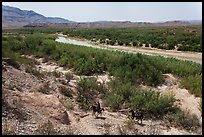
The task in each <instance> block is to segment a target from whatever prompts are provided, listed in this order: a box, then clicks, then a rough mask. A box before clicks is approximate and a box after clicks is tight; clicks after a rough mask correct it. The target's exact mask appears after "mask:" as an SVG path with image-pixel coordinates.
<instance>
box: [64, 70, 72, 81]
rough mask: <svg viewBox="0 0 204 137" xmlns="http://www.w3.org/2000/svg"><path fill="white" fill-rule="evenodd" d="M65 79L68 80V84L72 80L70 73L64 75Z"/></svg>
mask: <svg viewBox="0 0 204 137" xmlns="http://www.w3.org/2000/svg"><path fill="white" fill-rule="evenodd" d="M65 77H66V79H67V80H68V82H69V81H70V80H71V79H72V78H73V74H72V73H70V72H67V73H65Z"/></svg>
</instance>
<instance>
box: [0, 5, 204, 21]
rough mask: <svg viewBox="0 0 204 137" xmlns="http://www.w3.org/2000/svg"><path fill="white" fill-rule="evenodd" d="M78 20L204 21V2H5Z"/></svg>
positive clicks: (25, 8) (52, 15)
mask: <svg viewBox="0 0 204 137" xmlns="http://www.w3.org/2000/svg"><path fill="white" fill-rule="evenodd" d="M2 4H3V5H7V6H13V7H17V8H20V9H21V10H33V11H35V12H37V13H39V14H42V15H44V16H46V17H61V18H65V19H68V20H71V21H76V22H92V21H132V22H139V21H147V22H160V21H171V20H202V2H2Z"/></svg>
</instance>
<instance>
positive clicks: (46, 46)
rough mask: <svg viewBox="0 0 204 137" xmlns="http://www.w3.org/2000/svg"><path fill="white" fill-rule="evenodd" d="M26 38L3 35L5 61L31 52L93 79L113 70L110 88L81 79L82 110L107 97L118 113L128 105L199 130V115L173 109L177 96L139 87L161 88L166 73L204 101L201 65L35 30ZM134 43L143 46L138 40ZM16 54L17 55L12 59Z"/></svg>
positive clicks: (57, 74)
mask: <svg viewBox="0 0 204 137" xmlns="http://www.w3.org/2000/svg"><path fill="white" fill-rule="evenodd" d="M178 29H180V28H178ZM84 30H86V29H84ZM93 30H94V29H93ZM99 30H100V29H99ZM102 30H103V29H102ZM102 30H101V31H102ZM107 30H108V29H107ZM110 30H111V29H110ZM110 30H108V31H110ZM119 30H120V29H119ZM42 31H45V30H42ZM76 31H77V30H76ZM94 31H95V30H94ZM104 31H105V29H104ZM99 32H100V31H99ZM22 34H23V35H25V37H15V36H8V37H3V40H2V43H3V45H2V51H3V54H2V56H3V57H9V58H11V60H14V61H15V62H17V63H18V62H19V58H20V60H22V58H21V56H20V55H21V54H27V55H31V54H32V55H37V56H39V57H44V58H47V59H49V60H54V61H56V62H57V63H58V64H60V65H61V66H63V67H70V68H73V70H74V71H75V73H77V74H79V75H86V76H92V75H94V74H102V73H104V72H108V73H109V74H110V75H112V76H113V77H114V79H113V80H112V81H110V82H109V83H108V85H105V84H100V83H99V82H97V80H96V78H93V77H91V78H81V79H79V81H78V82H77V91H78V96H77V101H78V103H79V105H80V106H81V108H82V109H85V110H87V109H89V108H90V105H91V104H92V103H93V101H94V98H95V97H96V96H97V95H99V94H100V93H102V94H103V95H104V96H103V99H104V101H105V103H106V104H107V105H108V106H110V107H111V109H112V110H113V111H117V110H118V109H121V108H127V107H131V108H133V109H137V108H140V109H141V110H142V111H144V112H145V113H146V116H147V117H152V118H153V117H154V118H159V119H161V118H163V117H166V116H168V115H169V118H168V120H169V121H173V122H176V123H177V124H178V123H180V125H182V126H183V127H184V128H187V129H189V127H190V126H193V127H196V126H198V122H197V118H196V117H195V116H189V115H188V114H185V113H184V112H182V111H181V110H180V109H178V107H177V106H175V105H174V102H175V98H173V96H171V95H166V96H164V95H161V94H160V93H159V92H157V91H154V90H144V89H141V88H139V85H141V84H142V85H147V86H153V87H156V86H158V85H160V84H162V82H163V80H164V78H163V75H162V74H164V73H172V74H173V75H175V76H176V77H178V78H179V79H180V80H181V85H182V86H183V87H184V88H187V89H189V90H190V91H191V92H192V93H193V94H195V95H196V96H199V97H202V92H201V91H202V90H201V89H202V85H201V82H202V66H201V65H200V64H197V63H194V62H190V61H182V60H177V59H175V58H164V57H161V56H148V55H142V54H139V53H138V54H128V53H125V52H119V51H107V50H101V49H93V48H90V47H83V46H76V45H72V44H63V43H58V42H55V41H54V39H55V36H53V35H47V34H39V33H35V32H33V34H26V32H25V31H24V32H23V31H22ZM90 37H91V35H90ZM110 37H111V36H110ZM118 40H119V39H118ZM127 43H128V42H127ZM135 43H138V42H136V41H135ZM149 43H151V42H149ZM16 45H17V46H16ZM11 53H13V54H12V55H11ZM24 62H25V61H24ZM29 62H30V60H29ZM31 62H32V61H31ZM14 66H15V63H14ZM31 73H32V72H31ZM53 75H54V76H56V77H60V73H58V72H57V71H54V72H53ZM65 76H66V78H67V80H68V81H69V80H70V79H71V77H72V76H71V75H70V74H66V75H65ZM48 87H49V86H48ZM48 87H46V85H45V86H44V88H42V90H40V92H43V93H45V94H48V93H49V92H46V90H45V88H46V89H49V88H48ZM59 90H60V92H61V93H62V94H63V95H65V96H69V95H70V94H69V91H68V90H69V89H66V88H63V87H61V88H59ZM171 116H173V117H171ZM191 118H192V119H191ZM186 120H187V122H186ZM185 122H186V123H185ZM184 123H185V124H184Z"/></svg>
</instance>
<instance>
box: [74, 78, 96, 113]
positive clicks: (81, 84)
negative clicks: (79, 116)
mask: <svg viewBox="0 0 204 137" xmlns="http://www.w3.org/2000/svg"><path fill="white" fill-rule="evenodd" d="M96 80H97V79H96V78H94V77H91V78H81V79H79V81H78V82H77V91H78V95H77V101H78V102H79V103H80V105H81V107H82V109H85V110H87V109H89V106H90V105H91V104H92V103H93V101H94V96H96V95H98V93H99V92H98V83H97V81H96Z"/></svg>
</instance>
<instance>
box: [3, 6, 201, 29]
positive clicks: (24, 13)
mask: <svg viewBox="0 0 204 137" xmlns="http://www.w3.org/2000/svg"><path fill="white" fill-rule="evenodd" d="M195 24H196V25H197V24H202V20H185V21H166V22H159V23H150V22H130V21H106V20H104V21H94V22H74V21H70V20H67V19H64V18H60V17H45V16H43V15H41V14H39V13H36V12H34V11H32V10H21V9H19V8H16V7H11V6H4V5H2V28H3V29H4V28H19V27H23V26H24V27H54V28H58V27H59V28H63V27H68V28H120V27H143V26H187V25H195Z"/></svg>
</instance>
